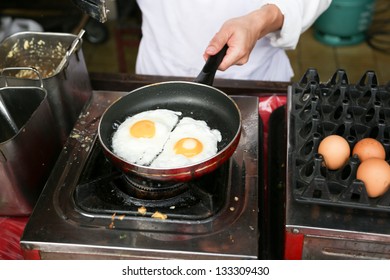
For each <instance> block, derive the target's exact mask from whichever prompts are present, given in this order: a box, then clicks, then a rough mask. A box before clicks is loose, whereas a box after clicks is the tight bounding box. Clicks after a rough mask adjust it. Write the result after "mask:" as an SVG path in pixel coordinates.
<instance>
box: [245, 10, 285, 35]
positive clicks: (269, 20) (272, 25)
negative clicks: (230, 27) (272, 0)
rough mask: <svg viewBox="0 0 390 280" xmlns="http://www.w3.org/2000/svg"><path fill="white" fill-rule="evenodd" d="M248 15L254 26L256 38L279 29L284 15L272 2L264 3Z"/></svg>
mask: <svg viewBox="0 0 390 280" xmlns="http://www.w3.org/2000/svg"><path fill="white" fill-rule="evenodd" d="M250 15H251V18H252V20H253V24H254V26H256V30H257V36H258V39H260V38H262V37H264V36H265V35H267V34H268V33H271V32H275V31H278V30H280V29H281V28H282V26H283V22H284V15H283V14H282V12H281V11H280V9H279V8H278V7H277V6H276V5H274V4H266V5H264V6H262V7H261V8H260V9H258V10H256V11H254V12H252V13H251V14H250Z"/></svg>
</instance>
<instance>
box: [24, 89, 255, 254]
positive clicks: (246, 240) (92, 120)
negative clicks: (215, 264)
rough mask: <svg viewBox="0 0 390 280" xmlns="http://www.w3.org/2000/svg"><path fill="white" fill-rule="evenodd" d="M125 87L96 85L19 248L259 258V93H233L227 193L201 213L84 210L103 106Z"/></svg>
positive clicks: (68, 251) (50, 250)
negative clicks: (237, 119)
mask: <svg viewBox="0 0 390 280" xmlns="http://www.w3.org/2000/svg"><path fill="white" fill-rule="evenodd" d="M124 94H125V93H123V92H105V91H95V92H94V94H93V98H92V101H91V102H90V103H89V106H88V107H87V108H86V109H85V110H84V111H83V113H82V114H81V115H80V118H79V120H78V121H77V123H76V125H75V127H74V129H73V131H72V133H71V135H70V137H69V139H68V142H67V143H66V145H65V148H64V150H63V151H62V153H61V155H60V158H59V160H58V162H57V164H56V167H55V168H54V169H53V173H52V175H51V177H50V178H49V180H48V183H47V185H46V187H45V189H44V191H43V193H42V196H41V197H40V199H39V201H38V203H37V205H36V207H35V209H34V212H33V213H32V215H31V217H30V219H29V222H28V224H27V225H26V229H25V231H24V234H23V236H22V238H21V246H22V248H23V250H25V251H30V250H37V251H39V254H40V257H41V258H43V259H45V258H60V259H72V258H83V259H87V258H92V259H108V258H114V259H131V258H137V259H140V258H144V259H148V258H153V259H156V258H162V259H165V258H181V259H256V258H258V256H259V228H258V224H259V222H258V219H259V217H258V215H259V213H258V207H259V205H258V200H259V192H260V190H259V189H258V188H259V177H258V176H259V165H258V164H259V163H258V157H259V155H258V153H259V150H258V149H259V148H258V144H259V140H258V137H259V115H258V99H257V97H244V96H243V97H234V100H235V101H236V103H237V105H238V106H239V108H240V109H241V113H242V117H243V123H242V127H243V131H242V137H241V140H240V143H239V145H238V147H237V149H236V152H235V153H234V154H233V156H232V158H231V159H230V161H229V165H228V166H229V170H230V171H231V172H230V173H229V176H228V177H229V178H228V179H229V184H228V186H227V191H228V192H229V196H228V199H227V201H226V204H225V205H224V206H223V208H222V209H221V210H220V211H219V212H218V213H217V214H216V215H214V216H211V217H208V218H206V219H203V220H182V221H181V220H174V219H169V217H168V219H166V220H158V219H153V218H150V217H143V216H140V215H137V216H122V217H121V218H119V217H120V216H121V215H120V213H117V215H116V216H114V215H107V214H99V213H89V212H86V211H84V210H82V209H77V207H76V206H75V202H74V199H73V195H74V194H73V191H74V190H75V187H76V185H77V182H78V178H79V176H80V174H81V172H82V169H83V166H84V165H85V163H86V161H87V158H88V155H89V153H90V152H91V150H92V146H93V145H94V143H95V141H96V140H97V139H96V135H97V124H98V122H99V118H100V117H101V115H102V113H103V111H104V110H105V108H107V106H108V105H109V104H110V103H112V102H114V101H115V100H116V99H117V98H120V97H121V96H122V95H124Z"/></svg>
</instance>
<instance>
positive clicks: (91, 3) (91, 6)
mask: <svg viewBox="0 0 390 280" xmlns="http://www.w3.org/2000/svg"><path fill="white" fill-rule="evenodd" d="M72 2H73V3H74V4H75V5H76V6H77V7H78V8H79V9H81V10H82V11H83V12H84V13H86V14H87V15H89V16H90V17H92V18H94V19H96V20H97V21H100V22H105V21H107V13H108V12H109V10H108V9H107V5H106V1H105V0H72Z"/></svg>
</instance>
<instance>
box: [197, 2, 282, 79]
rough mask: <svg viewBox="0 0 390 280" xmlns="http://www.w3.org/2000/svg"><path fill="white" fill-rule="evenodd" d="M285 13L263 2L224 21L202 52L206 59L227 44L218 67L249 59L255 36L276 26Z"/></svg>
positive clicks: (223, 69) (263, 34)
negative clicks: (257, 7)
mask: <svg viewBox="0 0 390 280" xmlns="http://www.w3.org/2000/svg"><path fill="white" fill-rule="evenodd" d="M283 20H284V16H283V14H282V13H281V11H280V10H279V8H278V7H277V6H275V5H272V4H269V5H264V6H262V7H261V8H260V9H258V10H256V11H253V12H251V13H249V14H247V15H245V16H241V17H237V18H233V19H230V20H228V21H226V22H225V23H224V24H223V25H222V27H221V29H220V30H219V31H218V33H217V34H215V36H214V37H213V38H212V39H211V41H210V43H209V45H208V47H207V48H206V51H205V52H204V54H203V57H204V59H205V60H207V59H208V58H209V57H210V56H212V55H215V54H217V53H218V52H219V51H220V50H221V49H222V47H223V46H224V45H225V44H227V45H228V46H229V48H228V50H227V52H226V55H225V57H224V59H223V60H222V62H221V64H220V66H219V68H218V69H219V70H221V71H225V70H226V69H228V68H229V67H230V66H232V65H243V64H245V63H246V62H247V61H248V59H249V55H250V53H251V51H252V50H253V48H254V46H255V44H256V42H257V40H259V39H260V38H262V37H264V36H265V35H266V34H268V33H270V32H273V31H277V30H279V29H280V28H281V27H282V25H283Z"/></svg>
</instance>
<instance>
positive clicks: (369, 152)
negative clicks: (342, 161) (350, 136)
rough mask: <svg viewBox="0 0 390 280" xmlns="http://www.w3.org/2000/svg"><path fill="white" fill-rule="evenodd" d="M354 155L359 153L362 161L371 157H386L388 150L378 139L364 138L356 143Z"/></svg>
mask: <svg viewBox="0 0 390 280" xmlns="http://www.w3.org/2000/svg"><path fill="white" fill-rule="evenodd" d="M352 155H357V156H358V157H359V160H360V161H365V160H367V159H369V158H379V159H385V157H386V151H385V148H384V147H383V145H382V143H381V142H379V141H378V140H376V139H374V138H363V139H361V140H359V141H358V142H357V143H356V144H355V146H354V148H353V150H352Z"/></svg>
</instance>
